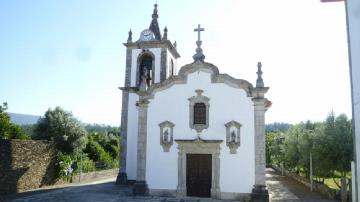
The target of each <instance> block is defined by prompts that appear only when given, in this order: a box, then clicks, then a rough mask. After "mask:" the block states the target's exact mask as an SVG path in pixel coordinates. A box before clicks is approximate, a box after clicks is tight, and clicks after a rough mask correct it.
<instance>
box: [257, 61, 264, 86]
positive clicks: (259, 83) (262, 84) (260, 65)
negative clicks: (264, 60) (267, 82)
mask: <svg viewBox="0 0 360 202" xmlns="http://www.w3.org/2000/svg"><path fill="white" fill-rule="evenodd" d="M257 67H258V71H257V72H256V74H257V75H258V77H257V79H256V87H264V81H263V79H262V73H263V72H262V71H261V67H262V64H261V62H258V64H257Z"/></svg>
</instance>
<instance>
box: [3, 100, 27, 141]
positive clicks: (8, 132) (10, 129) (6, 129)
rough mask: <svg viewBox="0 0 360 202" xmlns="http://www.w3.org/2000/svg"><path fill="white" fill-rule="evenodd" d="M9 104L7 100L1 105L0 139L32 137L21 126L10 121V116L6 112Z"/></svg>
mask: <svg viewBox="0 0 360 202" xmlns="http://www.w3.org/2000/svg"><path fill="white" fill-rule="evenodd" d="M7 109H8V104H7V103H6V102H4V103H3V105H0V139H30V137H29V136H28V135H26V134H25V133H24V132H23V131H22V129H21V128H20V126H18V125H15V124H12V123H11V122H10V116H9V114H8V113H6V110H7Z"/></svg>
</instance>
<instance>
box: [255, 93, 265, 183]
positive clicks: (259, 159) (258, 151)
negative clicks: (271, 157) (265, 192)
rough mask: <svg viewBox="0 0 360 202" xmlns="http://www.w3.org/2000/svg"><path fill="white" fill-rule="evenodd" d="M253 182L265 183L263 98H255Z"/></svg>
mask: <svg viewBox="0 0 360 202" xmlns="http://www.w3.org/2000/svg"><path fill="white" fill-rule="evenodd" d="M253 102H254V118H255V137H254V140H255V184H256V185H265V167H266V162H265V99H264V98H255V99H253Z"/></svg>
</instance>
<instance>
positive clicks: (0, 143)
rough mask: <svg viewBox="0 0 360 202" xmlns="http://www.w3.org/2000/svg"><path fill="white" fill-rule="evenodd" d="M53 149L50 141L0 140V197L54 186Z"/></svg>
mask: <svg viewBox="0 0 360 202" xmlns="http://www.w3.org/2000/svg"><path fill="white" fill-rule="evenodd" d="M54 160H55V149H54V147H53V145H52V143H51V142H49V141H34V140H0V194H8V193H16V192H22V191H25V190H29V189H35V188H39V187H41V186H44V185H48V184H51V183H53V180H54V179H55V167H54Z"/></svg>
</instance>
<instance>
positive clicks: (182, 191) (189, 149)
mask: <svg viewBox="0 0 360 202" xmlns="http://www.w3.org/2000/svg"><path fill="white" fill-rule="evenodd" d="M222 141H223V140H202V139H200V138H199V139H195V140H175V142H176V143H177V144H178V149H179V153H178V186H177V190H176V192H177V196H178V197H185V196H187V193H186V154H211V156H212V179H211V198H220V193H221V192H220V157H219V156H220V144H221V142H222Z"/></svg>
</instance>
